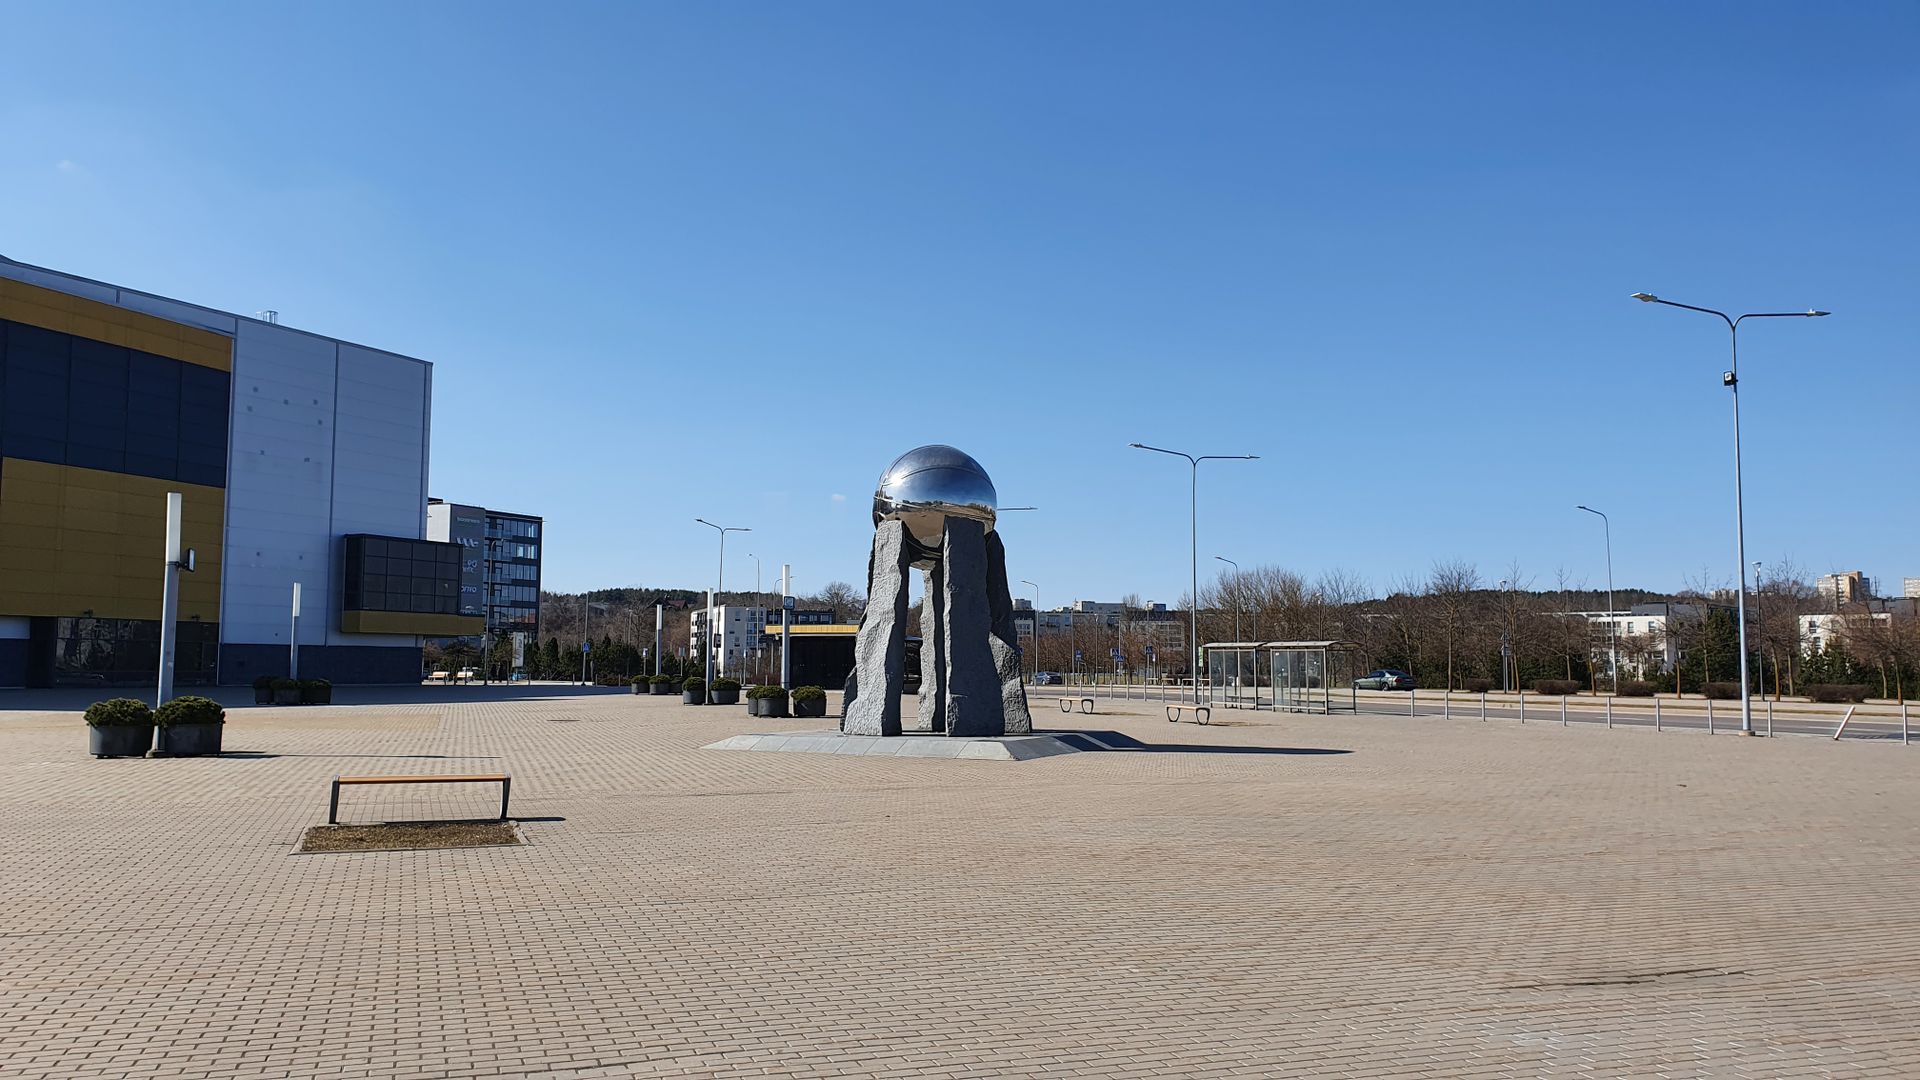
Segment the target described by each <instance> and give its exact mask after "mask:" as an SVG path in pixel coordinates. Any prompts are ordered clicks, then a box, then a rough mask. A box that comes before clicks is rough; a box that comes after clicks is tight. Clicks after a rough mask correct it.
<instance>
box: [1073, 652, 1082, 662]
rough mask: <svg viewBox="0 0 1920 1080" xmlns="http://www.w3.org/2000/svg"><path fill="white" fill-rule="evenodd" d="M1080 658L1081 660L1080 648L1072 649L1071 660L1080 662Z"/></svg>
mask: <svg viewBox="0 0 1920 1080" xmlns="http://www.w3.org/2000/svg"><path fill="white" fill-rule="evenodd" d="M1080 660H1081V656H1080V650H1079V649H1075V650H1073V662H1074V663H1076V664H1077V663H1079V662H1080Z"/></svg>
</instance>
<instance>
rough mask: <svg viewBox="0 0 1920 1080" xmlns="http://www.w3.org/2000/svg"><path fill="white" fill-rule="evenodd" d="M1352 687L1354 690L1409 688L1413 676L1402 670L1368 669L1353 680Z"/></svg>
mask: <svg viewBox="0 0 1920 1080" xmlns="http://www.w3.org/2000/svg"><path fill="white" fill-rule="evenodd" d="M1353 688H1354V689H1355V690H1411V689H1413V676H1411V675H1409V674H1407V673H1406V672H1404V671H1395V670H1394V669H1392V668H1381V669H1379V670H1378V671H1369V672H1367V673H1366V674H1365V675H1362V676H1361V677H1360V678H1358V679H1355V680H1353Z"/></svg>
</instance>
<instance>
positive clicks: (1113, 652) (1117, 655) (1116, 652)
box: [1107, 649, 1120, 660]
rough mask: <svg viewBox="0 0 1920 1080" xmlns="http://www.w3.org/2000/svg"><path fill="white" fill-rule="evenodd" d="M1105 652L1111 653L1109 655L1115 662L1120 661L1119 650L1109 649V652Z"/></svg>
mask: <svg viewBox="0 0 1920 1080" xmlns="http://www.w3.org/2000/svg"><path fill="white" fill-rule="evenodd" d="M1107 651H1108V652H1109V653H1111V654H1112V655H1113V658H1114V659H1115V660H1118V659H1120V650H1119V649H1109V650H1107Z"/></svg>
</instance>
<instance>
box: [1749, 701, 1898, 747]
mask: <svg viewBox="0 0 1920 1080" xmlns="http://www.w3.org/2000/svg"><path fill="white" fill-rule="evenodd" d="M1767 715H1768V716H1772V715H1773V703H1772V702H1768V703H1767ZM1767 729H1768V732H1769V734H1771V732H1772V729H1773V724H1772V721H1771V720H1769V721H1768V724H1767ZM1900 745H1901V746H1905V745H1907V699H1906V698H1901V699H1900Z"/></svg>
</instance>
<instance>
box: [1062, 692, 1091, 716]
mask: <svg viewBox="0 0 1920 1080" xmlns="http://www.w3.org/2000/svg"><path fill="white" fill-rule="evenodd" d="M1076 701H1078V702H1079V703H1080V711H1081V712H1083V713H1089V714H1090V713H1092V712H1093V699H1092V698H1090V697H1081V698H1076V697H1073V696H1072V695H1068V696H1066V697H1063V698H1061V699H1060V711H1061V712H1072V711H1073V703H1074V702H1076Z"/></svg>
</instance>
